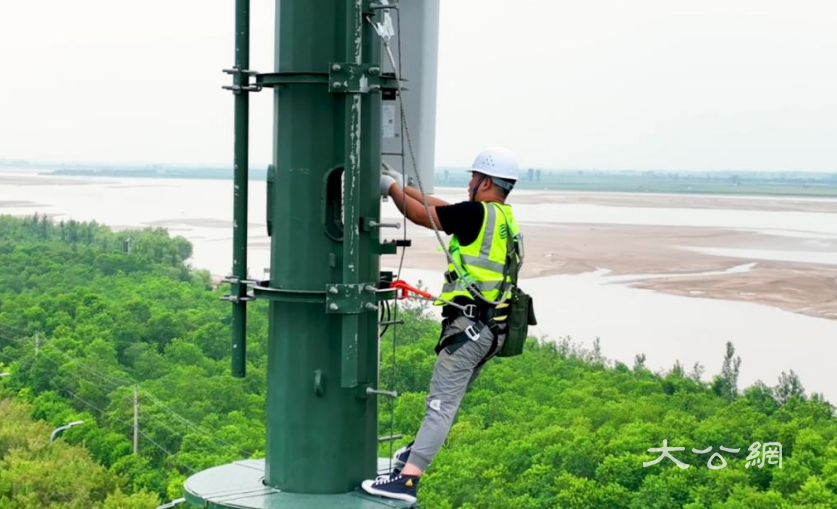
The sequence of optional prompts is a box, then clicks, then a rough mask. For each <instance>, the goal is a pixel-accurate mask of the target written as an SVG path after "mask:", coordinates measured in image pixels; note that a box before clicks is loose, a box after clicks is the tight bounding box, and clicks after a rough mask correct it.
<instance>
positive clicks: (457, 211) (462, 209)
mask: <svg viewBox="0 0 837 509" xmlns="http://www.w3.org/2000/svg"><path fill="white" fill-rule="evenodd" d="M436 215H437V216H438V217H439V223H440V224H439V226H441V227H442V229H443V230H444V231H445V233H447V234H448V235H456V237H457V238H458V239H459V244H460V245H462V246H467V245H468V244H470V243H472V242H474V241H475V240H477V237H479V236H480V230H482V222H483V219H484V218H485V208H484V207H483V206H482V203H479V202H475V201H463V202H460V203H455V204H453V205H446V206H444V207H436Z"/></svg>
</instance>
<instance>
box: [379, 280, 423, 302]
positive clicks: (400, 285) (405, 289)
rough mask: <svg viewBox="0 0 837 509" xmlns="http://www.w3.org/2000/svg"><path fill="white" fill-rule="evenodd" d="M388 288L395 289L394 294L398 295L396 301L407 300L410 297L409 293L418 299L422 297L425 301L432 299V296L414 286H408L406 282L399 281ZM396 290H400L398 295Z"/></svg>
mask: <svg viewBox="0 0 837 509" xmlns="http://www.w3.org/2000/svg"><path fill="white" fill-rule="evenodd" d="M389 287H390V288H395V290H396V293H397V295H398V300H404V299H406V298H408V297H409V296H410V293H411V292H412V293H414V294H416V295H418V296H419V297H424V298H425V299H432V298H433V296H432V295H430V294H429V293H427V292H424V291H421V290H419V289H418V288H416V287H414V286H410V285H408V284H407V282H406V281H402V280H400V279H399V280H397V281H393V282H392V283H390V284H389ZM398 290H400V291H401V292H400V293H398Z"/></svg>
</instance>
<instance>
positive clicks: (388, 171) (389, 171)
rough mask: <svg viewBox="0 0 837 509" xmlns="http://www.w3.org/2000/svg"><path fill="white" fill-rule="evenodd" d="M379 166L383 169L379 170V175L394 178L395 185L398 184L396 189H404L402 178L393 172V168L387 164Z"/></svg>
mask: <svg viewBox="0 0 837 509" xmlns="http://www.w3.org/2000/svg"><path fill="white" fill-rule="evenodd" d="M381 166H382V167H383V169H382V170H381V173H383V174H384V175H389V176H390V177H392V178H394V179H395V183H396V184H398V187H404V177H403V176H402V175H401V174H400V173H398V172H397V171H395V168H393V167H392V166H390V165H388V164H387V163H381Z"/></svg>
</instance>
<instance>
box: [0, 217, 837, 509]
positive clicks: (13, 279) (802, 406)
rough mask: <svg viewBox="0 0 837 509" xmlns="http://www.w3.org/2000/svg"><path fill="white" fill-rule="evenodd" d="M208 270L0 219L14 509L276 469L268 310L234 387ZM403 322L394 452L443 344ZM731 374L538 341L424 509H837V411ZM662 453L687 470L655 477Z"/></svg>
mask: <svg viewBox="0 0 837 509" xmlns="http://www.w3.org/2000/svg"><path fill="white" fill-rule="evenodd" d="M190 256H191V246H190V244H189V242H188V241H186V240H185V239H183V238H179V237H174V238H172V237H171V236H170V235H169V234H168V232H167V231H165V230H163V229H146V230H135V231H119V232H114V231H112V230H111V229H109V228H108V227H106V226H103V225H99V224H96V223H83V222H76V221H53V220H50V219H49V218H45V217H38V216H36V217H29V218H13V217H10V216H0V373H8V375H7V376H3V377H0V509H11V508H14V509H36V508H37V509H41V508H44V507H46V508H56V509H57V508H65V507H67V508H77V507H78V508H82V507H85V508H87V507H92V508H97V509H98V508H102V509H116V508H127V509H134V508H137V509H139V508H140V507H149V508H153V507H156V505H155V504H157V503H162V502H166V501H169V500H172V499H175V498H178V497H180V496H182V486H183V481H184V480H185V479H186V478H187V477H188V476H189V475H190V474H191V473H193V472H196V471H200V470H203V469H206V468H209V467H212V466H215V465H220V464H223V463H228V462H232V461H235V460H238V459H243V458H259V457H263V456H264V440H265V388H266V387H265V370H266V366H267V356H266V355H267V348H266V341H267V314H266V309H267V308H266V304H265V303H264V302H261V301H256V302H255V303H253V304H252V305H251V310H250V313H249V318H248V338H247V340H248V352H247V362H248V366H247V369H248V376H247V377H246V378H244V379H235V378H233V377H232V376H231V374H230V369H229V367H230V359H229V356H230V347H229V344H230V332H229V322H230V309H229V304H227V303H224V302H222V301H221V300H220V299H219V297H220V296H221V295H223V293H224V290H225V289H224V288H223V287H221V288H217V287H215V286H214V285H213V283H212V281H211V278H210V276H209V274H208V273H207V272H205V271H200V270H195V269H193V268H192V267H190V266H189V265H188V262H187V260H188V259H189V257H190ZM543 312H547V311H546V310H544V311H543ZM399 315H400V317H401V318H404V319H405V321H406V323H405V324H404V325H402V326H399V327H396V328H391V329H390V330H389V331H388V332H387V333H386V334H385V335H384V336H383V338H382V340H381V341H382V344H381V350H382V362H383V364H382V373H381V380H382V381H383V382H384V385H385V386H386V387H385V388H387V389H394V390H397V391H398V392H399V393H400V394H401V396H400V397H399V398H398V399H397V400H396V401H395V403H394V404H393V406H390V404H389V403H387V404H384V405H382V406H381V408H380V419H379V421H380V429H381V434H388V433H389V432H390V429H391V427H390V422H391V420H392V431H394V432H396V433H403V434H404V435H405V438H404V440H403V441H401V442H398V443H395V444H393V446H394V447H397V446H400V445H402V444H403V443H405V442H406V441H407V440H409V439H410V438H411V437H412V436H413V435H414V434H415V433H416V431H417V429H418V426H419V424H420V422H421V417H422V415H423V412H424V404H425V403H424V397H425V391H426V390H427V386H428V384H429V379H430V375H431V371H432V366H433V362H434V360H435V354H434V352H433V346H434V345H435V342H436V339H437V336H438V322H437V320H436V319H435V318H434V317H433V316H432V315H430V314H429V313H428V311H427V309H426V308H422V307H411V308H402V309H401V310H400V311H399ZM718 355H719V357H723V358H724V367H723V369H722V371H721V372H720V373H717V374H713V375H708V374H705V373H703V372H702V370H701V369H700V368H699V367H696V368H695V369H691V370H688V372H687V370H686V369H684V367H682V366H680V365H675V366H672V368H671V369H670V370H667V371H666V372H652V371H650V370H648V369H647V368H646V367H645V365H644V356H643V355H642V354H641V352H637V358H636V361H635V362H634V364H633V365H632V366H628V365H626V364H622V363H619V362H613V361H610V360H608V359H607V358H606V357H605V355H604V353H603V352H601V351H600V350H599V349H598V348H597V347H595V346H594V347H593V348H591V349H585V348H582V347H580V346H578V345H576V344H574V343H573V342H572V341H571V339H569V338H566V339H564V340H561V341H549V342H547V341H543V340H537V339H535V338H532V339H531V340H530V341H529V344H528V346H527V349H526V352H525V353H524V354H523V355H521V356H518V357H514V358H509V359H495V360H492V361H491V362H490V363H489V365H488V366H487V367H486V369H485V370H484V371H483V373H482V374H481V375H480V377H479V379H478V380H477V381H476V382H475V384H474V385H473V386H472V387H471V389H470V390H469V392H468V394H467V395H466V396H465V399H464V402H463V407H462V410H461V411H460V414H459V416H458V418H457V421H456V423H455V424H454V427H453V429H452V431H451V434H450V436H449V438H448V441H447V443H446V445H445V447H444V448H443V450H442V452H441V453H440V455H439V456H438V458H437V459H436V461H435V462H434V464H433V465H432V466H431V468H430V470H429V471H428V472H427V475H426V476H425V478H424V479H423V480H422V484H421V488H420V490H419V500H420V502H421V504H422V507H423V508H432V509H452V508H465V509H512V508H514V509H558V508H562V509H563V508H578V509H582V508H590V509H592V508H606V509H617V508H619V509H640V508H643V509H645V508H652V509H655V508H656V509H680V508H685V509H739V508H768V509H770V508H775V509H795V508H803V507H805V508H817V509H830V508H837V417H835V408H834V406H833V405H831V404H830V403H829V402H827V401H825V400H824V399H823V398H822V396H820V395H818V394H806V392H805V390H804V387H803V381H800V380H799V378H798V377H797V376H796V375H795V374H794V373H793V372H789V373H782V374H781V376H780V377H779V379H778V380H776V381H770V382H771V383H758V384H756V385H754V386H751V387H739V386H738V380H737V378H738V370H739V367H740V363H741V362H746V361H747V360H746V359H743V360H742V359H740V358H738V357H736V356H735V350H734V346H733V345H732V344H729V345H728V346H727V350H726V351H725V352H718ZM135 393H136V401H137V402H138V405H139V411H138V412H139V413H138V415H139V442H138V451H137V454H134V450H133V422H134V421H133V411H134V401H135V399H134V396H135ZM77 420H81V421H84V424H82V425H79V426H76V427H74V428H72V429H69V430H67V431H65V432H64V433H63V434H62V435H61V436H60V438H58V439H57V440H56V442H55V444H53V445H52V446H50V445H49V444H48V441H49V433H50V431H51V430H52V429H54V428H55V427H57V426H61V425H63V424H66V423H68V422H70V421H77ZM664 442H667V444H668V447H677V448H681V447H682V448H684V449H682V450H679V451H673V452H671V454H672V456H673V457H674V458H676V459H677V460H679V461H680V462H682V463H684V464H687V465H688V468H680V467H678V466H677V464H675V462H674V461H673V460H671V459H668V458H662V460H661V461H660V462H658V463H655V464H653V465H648V466H644V465H643V464H644V463H646V464H647V463H649V462H653V461H655V460H656V459H658V458H659V457H660V456H661V454H662V453H660V452H651V451H649V449H652V448H661V447H663V444H664ZM771 443H779V444H781V448H782V449H781V461H782V463H781V467H780V465H779V464H777V462H776V461H773V460H776V459H777V458H776V457H775V456H771V457H770V458H769V459H768V455H767V452H766V451H767V445H768V444H771ZM756 445H759V446H761V445H764V451H765V452H764V454H762V456H761V457H760V458H759V457H758V456H757V453H759V451H760V449H759V448H756ZM722 447H723V448H724V449H721V448H722ZM710 448H711V449H710ZM727 449H731V450H735V449H737V450H738V452H728V451H727ZM388 451H389V446H382V447H381V451H380V453H381V455H385V454H387V453H388ZM715 453H718V454H717V455H715ZM721 465H723V467H722V468H718V467H719V466H721Z"/></svg>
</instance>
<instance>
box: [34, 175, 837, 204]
mask: <svg viewBox="0 0 837 509" xmlns="http://www.w3.org/2000/svg"><path fill="white" fill-rule="evenodd" d="M39 173H40V174H42V175H52V176H66V177H108V178H155V179H190V180H232V178H233V175H232V171H231V170H229V169H221V168H203V169H191V168H189V169H187V168H182V169H181V168H141V169H139V168H138V169H126V168H119V169H107V168H91V169H82V168H78V169H76V168H73V169H68V168H64V169H56V170H51V171H42V172H39ZM466 177H467V175H466V172H465V170H464V169H461V168H460V169H451V170H441V171H437V172H436V176H435V184H436V185H437V186H439V187H460V186H466V185H467V181H466ZM266 178H267V170H262V169H251V170H250V180H253V181H262V182H263V181H265V180H266ZM517 188H518V189H529V190H541V191H579V192H600V193H601V192H611V193H614V192H615V193H638V194H658V193H661V194H683V195H726V196H787V197H811V198H837V173H835V174H829V173H820V174H817V173H789V172H782V173H768V172H653V171H652V172H639V171H637V172H596V171H557V170H549V171H543V170H534V169H533V170H531V171H529V170H525V171H523V172H522V175H521V180H520V181H518V185H517Z"/></svg>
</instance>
